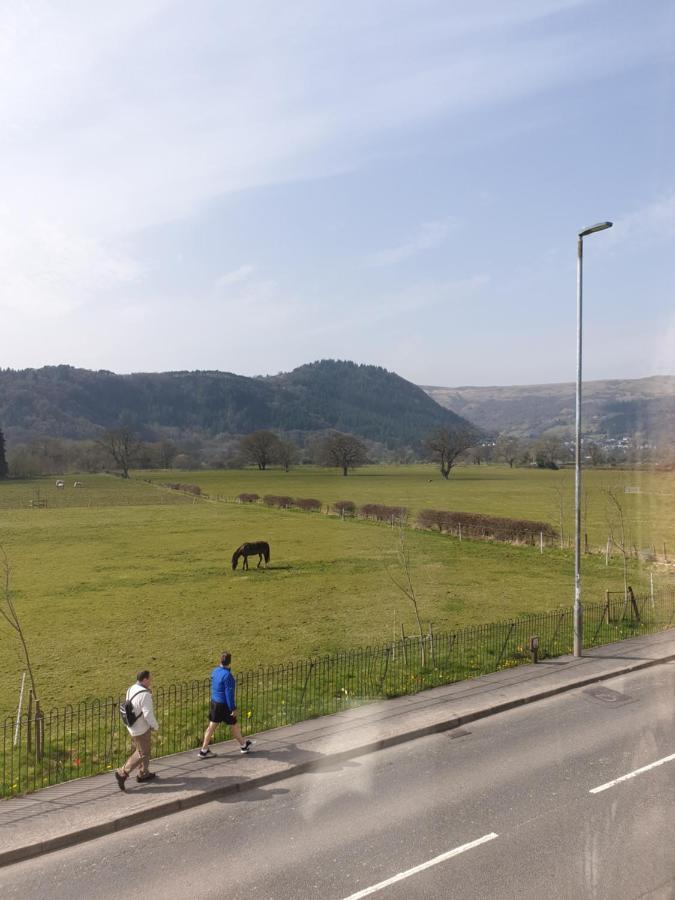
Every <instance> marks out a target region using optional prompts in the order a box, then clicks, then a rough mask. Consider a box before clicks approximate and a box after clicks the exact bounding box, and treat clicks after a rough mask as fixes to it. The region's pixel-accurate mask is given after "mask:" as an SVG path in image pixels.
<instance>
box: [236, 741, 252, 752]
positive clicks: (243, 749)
mask: <svg viewBox="0 0 675 900" xmlns="http://www.w3.org/2000/svg"><path fill="white" fill-rule="evenodd" d="M252 746H253V741H246V743H245V744H244V745H243V747H240V748H239V752H240V753H248V751H249V750H250V749H251V747H252Z"/></svg>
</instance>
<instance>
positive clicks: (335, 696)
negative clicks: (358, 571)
mask: <svg viewBox="0 0 675 900" xmlns="http://www.w3.org/2000/svg"><path fill="white" fill-rule="evenodd" d="M572 624H573V619H572V610H571V609H569V608H565V609H559V610H555V611H551V612H545V613H539V614H534V615H527V616H523V617H520V618H518V619H513V620H512V621H507V622H499V623H494V624H488V625H475V626H469V627H466V628H462V629H459V630H456V631H453V632H443V633H441V632H439V633H434V632H433V631H432V629H431V627H429V631H428V633H426V634H422V635H416V636H410V637H403V638H401V639H399V640H396V641H392V642H389V643H385V644H380V645H377V646H370V647H364V648H360V649H357V650H351V651H346V652H341V653H336V654H334V655H331V656H322V657H315V658H313V659H307V660H301V661H299V662H293V663H289V664H287V665H278V666H270V667H267V668H263V667H261V668H259V669H257V670H254V671H249V672H245V673H242V674H239V675H238V676H237V706H238V709H239V716H240V719H239V720H240V724H241V726H242V731H243V732H244V734H251V733H254V732H260V731H267V730H268V729H271V728H277V727H279V726H282V725H290V724H293V723H294V722H299V721H302V720H304V719H310V718H314V717H318V716H323V715H328V714H330V713H335V712H340V711H342V710H345V709H348V708H350V707H352V706H357V705H360V704H363V703H366V702H368V701H370V700H376V699H382V698H388V697H396V696H401V695H404V694H412V693H416V692H418V691H422V690H425V689H428V688H432V687H438V686H440V685H443V684H450V683H452V682H455V681H461V680H463V679H466V678H475V677H477V676H479V675H485V674H488V673H490V672H495V671H498V670H500V669H504V668H508V667H512V666H518V665H522V664H523V663H528V662H531V661H532V656H531V653H530V650H529V641H530V638H531V637H533V636H537V637H538V639H539V640H538V656H539V659H543V658H546V657H554V656H560V655H563V654H566V653H571V652H572V644H573V636H572ZM673 624H675V593H674V592H672V591H668V592H661V593H659V594H657V595H653V596H652V595H649V594H648V595H646V596H640V597H634V596H632V592H631V595H630V596H629V597H626V598H625V597H624V596H623V595H621V596H620V597H616V596H614V595H612V596H610V595H609V594H608V595H607V596H606V598H605V602H604V603H601V604H600V603H599V604H588V605H586V606H585V607H584V617H583V630H584V646H585V647H592V646H599V645H601V644H606V643H611V642H612V641H617V640H621V639H622V638H626V637H632V636H635V635H639V634H648V633H651V632H655V631H660V630H662V629H665V628H668V627H671V626H672V625H673ZM153 698H154V704H155V712H156V715H157V719H158V721H159V723H160V732H159V734H158V736H157V738H156V739H155V744H154V749H153V753H154V755H156V756H165V755H168V754H170V753H176V752H179V751H182V750H189V749H191V748H195V747H197V746H198V745H199V743H200V742H201V738H202V734H203V730H204V727H205V724H206V717H207V711H208V701H209V681H208V679H202V680H199V681H192V682H181V683H178V684H172V685H170V686H169V687H167V688H163V687H158V688H155V689H154V690H153ZM120 699H121V698H120V697H108V698H105V699H102V700H87V701H82V702H81V703H78V704H70V705H67V706H64V707H60V708H54V709H51V710H50V711H48V712H45V713H43V712H42V711H41V710H40V708H39V706H35V705H34V704H33V702H32V698H31V700H29V710H28V712H26V713H24V714H23V715H21V716H20V717H19V718H18V719H17V718H16V717H9V718H6V719H5V720H4V722H3V723H2V725H1V726H0V727H1V729H2V731H1V734H0V738H1V741H2V743H1V745H0V775H1V779H0V797H9V796H12V795H16V794H21V793H26V792H28V791H34V790H37V789H39V788H41V787H45V786H47V785H50V784H56V783H59V782H63V781H68V780H70V779H73V778H79V777H82V776H85V775H93V774H96V773H100V772H105V771H106V770H108V769H112V768H113V767H117V766H120V765H121V764H122V763H123V761H124V760H125V758H126V757H127V755H128V753H129V752H130V746H129V736H128V733H127V730H126V728H125V727H124V725H123V724H122V721H121V719H120V715H119V703H120Z"/></svg>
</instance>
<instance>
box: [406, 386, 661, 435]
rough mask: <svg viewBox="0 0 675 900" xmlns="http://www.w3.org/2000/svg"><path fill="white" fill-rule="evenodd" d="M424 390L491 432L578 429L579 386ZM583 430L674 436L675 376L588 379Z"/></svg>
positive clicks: (537, 433) (535, 433)
mask: <svg viewBox="0 0 675 900" xmlns="http://www.w3.org/2000/svg"><path fill="white" fill-rule="evenodd" d="M424 390H425V391H426V392H427V394H429V396H430V397H433V399H434V400H436V401H437V402H438V403H440V404H441V405H442V406H446V407H448V408H449V409H452V410H453V411H454V412H456V413H458V414H459V415H461V416H465V417H466V418H468V419H470V420H471V421H472V422H474V423H475V424H476V425H478V426H479V427H480V428H483V429H485V430H487V431H490V432H508V433H511V434H516V435H519V436H521V437H538V436H539V435H541V434H543V433H545V432H551V431H553V432H563V431H568V432H569V431H570V430H571V429H573V428H574V418H575V412H574V410H575V385H574V383H573V382H566V383H563V384H531V385H513V386H510V387H433V386H426V387H424ZM582 400H583V405H582V415H583V420H584V431H585V433H586V434H588V435H589V436H591V437H592V436H597V437H598V438H610V439H611V438H620V437H623V436H628V435H634V434H639V433H642V434H647V435H649V437H650V439H651V440H654V441H663V440H669V439H673V438H675V377H674V376H669V375H653V376H651V377H648V378H635V379H611V380H606V381H588V382H585V383H584V386H583V393H582Z"/></svg>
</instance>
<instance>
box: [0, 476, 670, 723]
mask: <svg viewBox="0 0 675 900" xmlns="http://www.w3.org/2000/svg"><path fill="white" fill-rule="evenodd" d="M559 474H560V473H540V472H529V471H522V470H515V471H514V472H511V471H509V470H508V469H502V468H497V467H495V468H489V469H488V468H486V467H484V466H481V467H472V468H468V467H467V468H464V469H459V470H457V471H456V472H453V474H452V475H451V478H450V481H449V482H448V483H445V482H443V481H442V480H441V479H440V478H436V476H435V473H434V471H433V470H432V469H430V468H429V467H422V466H419V467H418V466H415V467H400V468H394V467H392V468H390V469H385V468H383V467H378V468H372V469H362V470H359V471H358V472H357V473H355V474H354V475H350V476H349V477H348V478H343V477H342V476H339V475H337V474H335V473H334V472H331V471H325V470H315V469H310V470H305V469H298V470H296V471H294V472H291V473H289V474H288V475H284V473H281V472H278V471H271V472H264V473H259V472H256V471H243V472H238V471H231V472H230V471H228V472H221V471H219V472H199V473H197V472H195V473H185V472H181V473H176V472H172V473H151V475H150V476H148V474H147V473H143V477H144V478H146V477H152V478H153V481H156V482H160V481H162V480H164V481H181V482H191V483H197V484H200V485H201V486H202V488H203V489H204V490H205V491H207V492H208V493H209V494H211V495H213V496H217V495H221V496H228V497H233V496H234V495H235V494H237V493H240V492H241V491H254V492H256V493H259V494H264V493H284V494H291V495H295V496H302V497H317V498H318V499H321V500H323V501H324V502H330V501H332V500H335V499H340V498H346V499H353V500H354V501H356V502H357V503H363V502H367V501H380V502H385V503H397V504H398V503H400V504H404V505H408V506H410V507H411V508H413V509H418V508H421V507H425V506H430V507H431V506H433V507H436V508H450V509H460V510H467V511H479V512H486V513H493V514H498V515H514V516H523V517H530V518H545V519H547V520H549V521H551V522H553V523H554V524H555V523H556V520H555V505H554V503H553V501H552V498H551V491H552V487H551V484H552V481H553V479H555V477H556V476H558V475H559ZM602 474H604V473H589V478H588V482H591V476H593V477H595V478H598V481H597V483H596V490H597V491H598V496H600V495H599V486H600V484H601V483H602V482H601V481H600V476H601V475H602ZM609 474H610V475H611V476H612V481H613V483H614V484H616V483H619V480H620V479H621V481H623V482H624V483H625V484H630V485H635V486H639V487H641V489H642V493H641V494H637V495H636V494H626V495H624V496H625V501H626V507H627V516H628V517H629V518H630V519H631V521H633V522H634V523H635V524H634V527H635V528H636V529H637V530H639V532H640V535H641V538H642V539H641V541H640V544H639V545H640V546H642V545H643V544H644V545H645V546H647V543H648V541H649V540H651V542H656V541H657V540H664V541H669V538H670V539H671V543H673V546H674V547H675V529H674V528H673V521H672V519H673V513H672V511H671V508H672V506H673V504H672V503H669V501H668V495H669V493H670V492H672V490H673V488H674V487H675V481H674V480H673V477H672V476H668V475H653V474H649V473H629V472H622V473H609ZM547 476H548V478H549V479H551V480H550V481H547V480H546V478H547ZM605 477H606V478H607V476H606V475H605ZM430 478H431V479H432V480H431V481H429V479H430ZM74 480H75V478H74V477H72V478H70V479H69V481H68V483H67V487H66V489H65V490H64V491H59V492H57V491H56V488H55V487H54V481H55V479H40V480H37V481H32V482H14V481H8V482H5V483H2V484H0V544H1V545H2V546H3V547H4V549H5V550H6V552H7V555H8V557H9V560H10V563H11V566H12V588H13V596H14V599H15V602H16V605H17V608H18V610H19V612H20V615H21V617H22V620H23V623H24V626H25V630H26V632H27V634H28V638H29V645H30V648H31V651H32V655H33V658H34V667H35V670H36V678H37V680H38V687H39V689H40V693H41V697H42V699H43V703H44V704H45V705H46V704H49V703H63V702H65V701H73V700H79V699H84V698H86V697H92V696H104V695H107V694H111V693H116V692H118V691H119V690H121V689H123V688H124V687H125V686H126V685H127V683H128V682H129V681H130V679H131V678H132V676H133V674H134V673H135V671H136V669H137V668H138V667H141V666H146V665H147V666H148V667H149V668H151V669H152V670H153V673H154V675H155V677H156V680H157V683H162V684H168V683H170V682H172V681H174V680H179V679H189V678H193V677H203V676H204V675H205V674H207V673H208V671H209V670H210V668H211V665H212V663H213V661H214V660H215V659H216V658H217V656H218V654H219V653H220V651H221V650H222V649H223V648H224V647H229V648H230V649H231V650H232V651H233V653H234V655H235V657H234V666H235V668H236V669H246V668H250V667H254V666H257V665H259V664H272V663H277V662H281V661H285V660H288V659H292V658H298V657H305V656H308V655H311V654H315V653H328V652H331V651H333V650H336V649H340V648H349V647H354V646H358V645H363V644H367V643H368V642H380V641H383V640H387V639H388V638H390V637H391V636H392V635H393V633H394V629H396V630H397V633H398V630H399V629H400V624H401V622H403V623H404V626H405V629H406V632H407V633H412V632H413V629H414V618H413V615H412V610H411V608H410V604H409V602H408V601H407V599H406V598H405V597H404V596H403V594H402V593H400V591H398V590H397V589H396V587H395V586H394V585H393V584H392V582H391V580H390V577H389V575H388V572H387V569H388V567H389V568H391V569H392V571H393V572H394V573H395V572H396V565H397V564H396V542H397V532H396V531H395V530H392V529H391V528H389V527H387V526H383V525H377V524H374V523H370V522H362V521H344V522H343V521H340V520H339V519H337V518H334V517H330V516H325V515H323V514H320V513H303V512H299V511H280V510H269V509H266V508H265V507H262V506H241V505H238V504H230V503H223V502H218V501H208V500H198V501H196V502H195V501H194V500H193V498H192V497H186V496H184V495H182V494H179V493H177V492H175V491H169V490H167V489H164V488H161V487H159V486H158V485H157V484H147V483H145V482H143V481H141V480H139V479H133V480H130V481H129V482H124V481H122V480H121V479H117V478H113V477H111V476H88V475H84V476H78V480H81V481H83V482H84V487H83V488H81V489H74V488H73V487H72V484H71V482H72V481H74ZM38 488H39V490H40V495H41V496H47V498H48V506H47V508H40V509H32V508H27V507H28V500H29V499H31V498H32V497H33V495H34V491H35V490H37V489H38ZM52 494H53V495H54V496H52ZM556 499H557V498H556ZM671 499H672V497H671ZM593 502H594V501H593V500H592V499H591V503H590V504H589V513H590V512H591V511H592V509H593ZM598 502H599V501H598ZM629 504H630V508H628V505H629ZM643 505H646V506H647V510H646V511H645V510H644V508H643ZM547 511H548V514H547ZM647 522H649V523H650V524H651V526H652V528H653V529H654V530H653V531H651V532H649V538H646V537H645V531H644V528H645V524H646V523H647ZM638 526H639V527H638ZM598 528H599V525H598ZM657 531H658V537H657V535H656V532H657ZM599 533H602V532H601V530H600V531H599ZM259 539H264V540H268V541H269V542H270V544H271V547H272V560H271V564H270V566H269V567H268V569H267V570H266V571H265V570H262V569H261V570H256V569H255V568H252V569H251V571H250V572H248V573H245V572H242V571H237V572H232V571H231V567H230V562H229V560H230V556H231V554H232V551H233V550H234V548H235V547H236V546H237V545H238V544H239V543H241V542H242V541H243V540H259ZM407 541H408V546H409V549H410V553H411V558H412V566H413V577H414V582H415V586H416V590H417V593H418V597H419V603H420V610H421V614H422V617H423V619H424V620H425V622H428V621H429V620H430V621H432V622H433V623H434V629H435V630H436V631H441V630H445V629H451V628H455V627H457V626H460V625H464V624H470V623H479V622H490V621H495V620H501V619H505V618H509V617H512V616H515V615H519V614H522V613H526V612H530V611H542V610H546V609H550V608H555V607H558V606H562V605H565V606H567V605H570V604H571V602H572V596H573V584H572V573H573V561H572V554H571V552H570V551H569V550H564V551H561V550H558V549H547V550H546V552H545V553H544V554H543V555H542V554H540V553H539V550H538V549H537V548H527V547H512V546H509V545H503V544H487V543H480V542H471V541H466V540H465V541H462V542H459V541H458V540H456V539H454V538H449V537H447V536H444V535H439V534H434V533H427V532H418V531H413V530H410V531H408V532H407ZM254 564H255V563H254ZM632 565H633V566H634V567H637V563H633V564H632ZM583 574H584V591H585V597H586V598H587V599H588V600H589V602H590V601H597V600H601V599H602V596H603V594H604V591H605V589H612V590H618V589H620V588H621V585H622V576H621V566H620V562H619V560H618V559H617V558H614V560H613V561H612V562H611V564H610V566H609V568H606V567H605V561H604V557H602V556H601V555H592V556H588V557H585V559H584V569H583ZM655 577H656V583H657V586H658V585H659V584H661V583H665V578H666V576H662V575H661V574H660V573H659V572H657V575H656V576H655ZM631 580H632V583H633V585H634V586H635V587H636V588H639V587H640V586H641V587H644V586H645V585H646V584H647V583H648V575H647V573H646V572H645V571H637V570H636V568H634V570H633V572H632V573H631ZM671 580H672V579H671ZM0 648H1V652H0V715H9V714H11V713H12V712H13V711H14V708H15V704H16V700H17V695H18V686H19V681H20V673H21V670H22V663H21V658H20V654H19V647H18V642H17V641H16V639H15V636H14V635H13V633H12V632H11V631H10V630H9V629H8V628H7V626H6V625H5V624H4V623H2V624H0Z"/></svg>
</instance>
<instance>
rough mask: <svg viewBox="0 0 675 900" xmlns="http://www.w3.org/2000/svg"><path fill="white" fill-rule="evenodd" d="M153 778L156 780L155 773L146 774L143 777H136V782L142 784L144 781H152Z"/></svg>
mask: <svg viewBox="0 0 675 900" xmlns="http://www.w3.org/2000/svg"><path fill="white" fill-rule="evenodd" d="M153 778H157V772H146V773H145V775H137V776H136V781H138V782H139V783H140V784H142V783H143V782H144V781H152V779H153Z"/></svg>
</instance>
